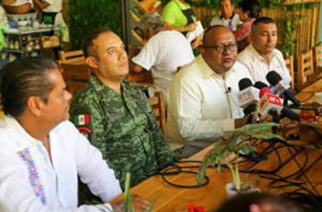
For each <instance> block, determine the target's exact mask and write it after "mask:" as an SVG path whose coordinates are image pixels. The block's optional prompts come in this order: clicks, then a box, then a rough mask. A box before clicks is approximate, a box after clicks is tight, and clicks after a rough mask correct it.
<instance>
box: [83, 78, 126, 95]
mask: <svg viewBox="0 0 322 212" xmlns="http://www.w3.org/2000/svg"><path fill="white" fill-rule="evenodd" d="M89 84H90V85H91V87H92V88H93V89H94V90H95V92H96V93H97V94H98V95H99V97H100V98H101V100H104V99H106V98H105V97H106V96H109V97H112V96H119V95H120V94H119V93H117V92H115V91H114V90H113V89H111V88H110V87H108V86H106V85H104V84H103V83H101V82H100V81H99V80H98V79H97V77H96V76H95V75H91V76H90V78H89ZM126 91H127V89H126V82H125V81H124V80H123V81H122V82H121V94H124V93H125V92H126Z"/></svg>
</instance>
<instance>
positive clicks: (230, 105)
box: [167, 25, 250, 157]
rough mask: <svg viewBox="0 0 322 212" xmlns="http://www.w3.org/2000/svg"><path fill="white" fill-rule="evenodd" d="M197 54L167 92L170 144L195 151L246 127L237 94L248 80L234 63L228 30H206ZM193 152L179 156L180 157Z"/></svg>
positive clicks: (217, 27) (232, 41)
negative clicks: (239, 84) (232, 131)
mask: <svg viewBox="0 0 322 212" xmlns="http://www.w3.org/2000/svg"><path fill="white" fill-rule="evenodd" d="M200 53H201V55H200V56H198V57H197V58H196V59H195V60H194V61H193V62H192V63H190V64H188V65H187V66H185V67H184V68H182V69H181V70H180V71H179V73H178V74H176V76H175V77H174V80H173V81H172V83H171V84H170V86H169V90H168V95H169V96H168V123H167V131H168V134H169V135H168V136H169V137H170V141H171V142H173V143H181V144H189V145H191V146H193V147H191V148H194V149H195V151H198V150H200V149H201V148H203V147H205V146H206V145H208V144H210V143H211V142H212V141H214V140H215V139H217V138H219V137H220V136H222V135H223V133H224V132H225V131H230V130H233V129H234V128H238V127H241V126H243V125H244V124H245V123H246V117H243V116H244V114H243V111H242V110H241V108H240V107H239V105H238V103H237V97H236V93H237V92H238V91H239V88H238V82H239V81H240V80H241V79H242V78H250V75H249V73H248V71H247V69H246V68H245V67H244V66H243V65H241V64H240V63H239V62H235V60H236V56H237V44H236V40H235V37H234V35H233V33H232V32H231V31H230V30H229V29H228V28H226V27H224V26H221V25H215V26H213V27H211V28H209V29H208V30H207V31H206V32H205V34H204V37H203V46H202V47H201V48H200ZM188 147H189V146H188ZM189 148H190V147H189ZM184 151H185V150H184ZM187 151H190V150H187ZM195 151H193V150H192V151H191V152H190V153H185V152H182V157H185V156H188V155H190V154H192V153H194V152H195Z"/></svg>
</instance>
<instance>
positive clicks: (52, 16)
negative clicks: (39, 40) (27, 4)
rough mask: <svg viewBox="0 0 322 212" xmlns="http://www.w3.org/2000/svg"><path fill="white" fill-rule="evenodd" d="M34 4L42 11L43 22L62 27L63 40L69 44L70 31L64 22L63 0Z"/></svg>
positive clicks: (39, 1) (35, 1)
mask: <svg viewBox="0 0 322 212" xmlns="http://www.w3.org/2000/svg"><path fill="white" fill-rule="evenodd" d="M33 1H34V3H35V4H36V5H37V6H38V8H39V9H41V10H42V16H43V21H44V22H45V23H49V24H53V25H55V26H59V27H61V36H62V40H63V41H64V42H66V43H68V42H69V30H68V27H67V25H66V23H65V21H64V18H63V14H62V10H63V1H62V0H33Z"/></svg>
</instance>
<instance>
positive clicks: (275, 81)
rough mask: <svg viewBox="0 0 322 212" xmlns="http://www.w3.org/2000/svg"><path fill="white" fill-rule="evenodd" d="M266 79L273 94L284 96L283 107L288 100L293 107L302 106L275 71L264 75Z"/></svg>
mask: <svg viewBox="0 0 322 212" xmlns="http://www.w3.org/2000/svg"><path fill="white" fill-rule="evenodd" d="M266 79H267V81H268V82H269V84H270V85H271V86H272V90H273V93H275V92H277V93H278V95H281V94H283V95H284V102H283V104H284V106H287V104H288V100H290V101H291V102H292V103H293V104H294V105H295V106H300V105H302V103H301V102H300V101H299V100H298V99H297V98H296V97H295V96H294V95H293V94H292V92H291V91H290V86H289V85H288V84H287V83H285V82H284V81H283V80H282V77H281V76H280V75H279V74H278V73H277V72H276V71H270V72H269V73H268V74H267V75H266Z"/></svg>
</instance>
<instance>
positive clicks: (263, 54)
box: [238, 17, 292, 84]
mask: <svg viewBox="0 0 322 212" xmlns="http://www.w3.org/2000/svg"><path fill="white" fill-rule="evenodd" d="M250 40H251V44H250V45H249V46H248V47H247V48H246V49H244V50H243V51H242V52H241V53H239V55H238V61H239V62H241V63H243V64H244V65H245V66H246V67H247V68H248V70H249V72H250V74H251V75H252V77H253V80H254V81H256V82H257V81H262V82H265V83H266V84H269V83H268V82H267V80H266V75H267V73H268V72H270V71H273V70H274V71H276V72H277V73H279V74H280V75H281V77H282V79H283V80H284V82H285V83H287V84H289V83H290V82H291V81H292V78H291V76H290V74H289V72H288V70H287V68H286V64H285V61H284V59H283V55H282V53H281V52H280V51H279V50H277V49H276V48H275V46H276V42H277V29H276V24H275V22H274V20H273V19H271V18H269V17H261V18H258V19H256V20H255V21H254V22H253V24H252V28H251V35H250Z"/></svg>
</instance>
